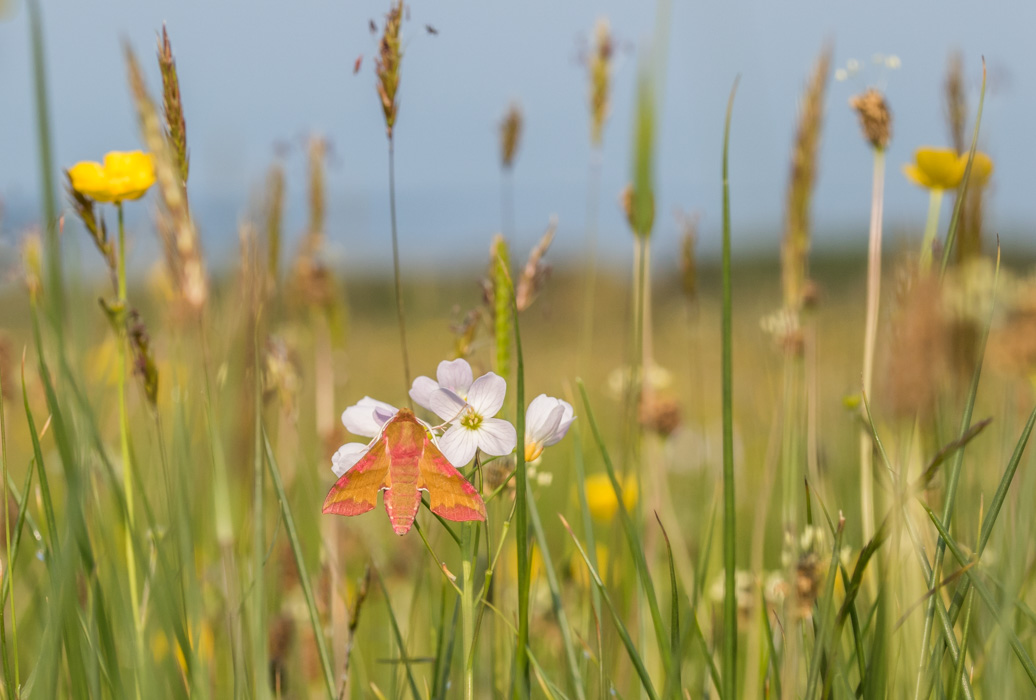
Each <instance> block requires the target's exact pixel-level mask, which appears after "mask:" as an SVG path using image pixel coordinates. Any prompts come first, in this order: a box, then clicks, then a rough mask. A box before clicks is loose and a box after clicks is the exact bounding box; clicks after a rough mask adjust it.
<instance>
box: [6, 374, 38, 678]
mask: <svg viewBox="0 0 1036 700" xmlns="http://www.w3.org/2000/svg"><path fill="white" fill-rule="evenodd" d="M0 396H3V377H2V376H0ZM3 404H4V402H3V399H0V458H2V459H3V479H4V487H3V489H4V523H10V522H11V514H10V510H9V509H10V498H9V496H8V493H7V488H8V481H9V480H10V478H11V477H10V475H9V474H8V463H7V421H6V420H5V419H4V405H3ZM29 475H30V476H31V475H32V466H31V464H30V466H29ZM23 505H24V504H23ZM22 511H23V508H19V509H18V515H19V516H21V515H22ZM4 540H5V542H4V545H5V547H6V549H7V552H6V553H7V559H6V560H5V563H6V565H7V571H2V572H0V580H3V584H4V594H5V595H4V598H5V599H4V600H0V625H3V629H0V642H2V644H3V656H4V658H3V665H4V680H5V682H6V685H7V694H8V696H9V697H17V690H16V689H17V688H18V687H20V686H21V680H20V679H19V675H18V617H17V612H16V610H17V609H16V608H15V605H14V586H12V585H11V582H12V581H13V578H12V577H13V576H14V559H13V558H12V557H11V528H10V527H9V526H8V527H5V528H4ZM8 590H10V592H11V636H12V641H13V643H14V664H13V665H14V685H13V686H12V685H11V672H10V668H9V666H10V663H9V661H8V658H7V629H6V627H7V626H6V624H5V622H4V609H5V608H6V606H7V600H6V593H7V591H8Z"/></svg>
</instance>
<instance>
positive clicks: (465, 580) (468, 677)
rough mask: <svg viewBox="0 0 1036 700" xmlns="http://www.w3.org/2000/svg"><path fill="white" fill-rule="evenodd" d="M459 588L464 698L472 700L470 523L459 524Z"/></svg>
mask: <svg viewBox="0 0 1036 700" xmlns="http://www.w3.org/2000/svg"><path fill="white" fill-rule="evenodd" d="M460 529H461V536H460V537H461V545H460V548H461V564H460V567H461V588H460V618H461V640H462V643H463V645H464V698H465V700H474V698H475V666H474V662H473V658H474V648H473V645H474V639H475V597H474V590H473V588H474V585H475V556H476V555H475V550H476V547H477V544H476V542H475V540H476V537H475V535H476V534H477V527H476V526H475V525H472V524H471V523H463V524H462V525H461V528H460Z"/></svg>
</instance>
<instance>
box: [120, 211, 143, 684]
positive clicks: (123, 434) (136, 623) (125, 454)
mask: <svg viewBox="0 0 1036 700" xmlns="http://www.w3.org/2000/svg"><path fill="white" fill-rule="evenodd" d="M115 208H116V210H117V211H118V214H119V260H118V266H117V268H116V285H117V292H116V294H117V296H118V306H119V313H120V314H121V315H122V316H121V317H120V320H119V338H118V342H119V446H120V449H121V456H122V488H123V491H124V492H125V495H126V530H125V534H126V537H125V546H126V569H127V574H128V577H129V589H130V606H131V609H132V610H133V629H134V631H135V632H136V644H137V655H138V658H143V649H144V647H143V630H142V624H143V620H141V617H140V601H139V600H138V598H137V559H136V554H135V553H134V550H133V534H132V533H133V466H132V464H131V463H130V459H131V457H130V445H129V412H128V410H127V408H126V381H127V377H128V376H129V360H128V357H127V355H128V348H127V342H128V339H127V337H126V324H125V314H126V313H127V309H126V225H125V221H124V217H123V210H122V202H117V203H116V205H115ZM137 695H138V696H139V695H140V680H139V676H138V679H137Z"/></svg>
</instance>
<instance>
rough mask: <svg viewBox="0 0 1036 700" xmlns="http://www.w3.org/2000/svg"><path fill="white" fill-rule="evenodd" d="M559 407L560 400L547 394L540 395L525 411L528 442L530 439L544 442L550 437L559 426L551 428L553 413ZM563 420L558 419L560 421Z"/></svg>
mask: <svg viewBox="0 0 1036 700" xmlns="http://www.w3.org/2000/svg"><path fill="white" fill-rule="evenodd" d="M557 407H558V400H557V399H555V398H554V397H552V396H547V395H546V394H540V395H539V396H537V397H536V398H534V399H533V400H532V401H531V402H530V403H529V407H528V408H527V409H525V435H526V442H528V441H529V439H530V438H532V439H534V440H543V439H545V438H547V437H549V436H550V435H551V434H552V433H553V432H554V429H555V428H556V427H557V426H554V427H550V424H551V423H552V422H554V421H553V415H552V413H553V411H554V409H555V408H557ZM560 420H561V418H560V417H559V418H558V421H560Z"/></svg>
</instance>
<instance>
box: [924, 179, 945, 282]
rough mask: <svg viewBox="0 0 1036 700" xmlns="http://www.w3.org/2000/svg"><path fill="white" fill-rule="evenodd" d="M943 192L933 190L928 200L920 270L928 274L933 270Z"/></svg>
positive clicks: (936, 189)
mask: <svg viewBox="0 0 1036 700" xmlns="http://www.w3.org/2000/svg"><path fill="white" fill-rule="evenodd" d="M942 192H943V191H942V190H941V189H939V188H932V190H931V194H930V195H929V198H928V222H927V223H926V224H925V227H924V240H923V241H921V260H920V263H919V265H920V268H921V272H922V273H927V272H928V271H929V270H930V269H931V268H932V246H934V245H935V234H936V233H937V232H938V231H939V209H940V208H941V206H942Z"/></svg>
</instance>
